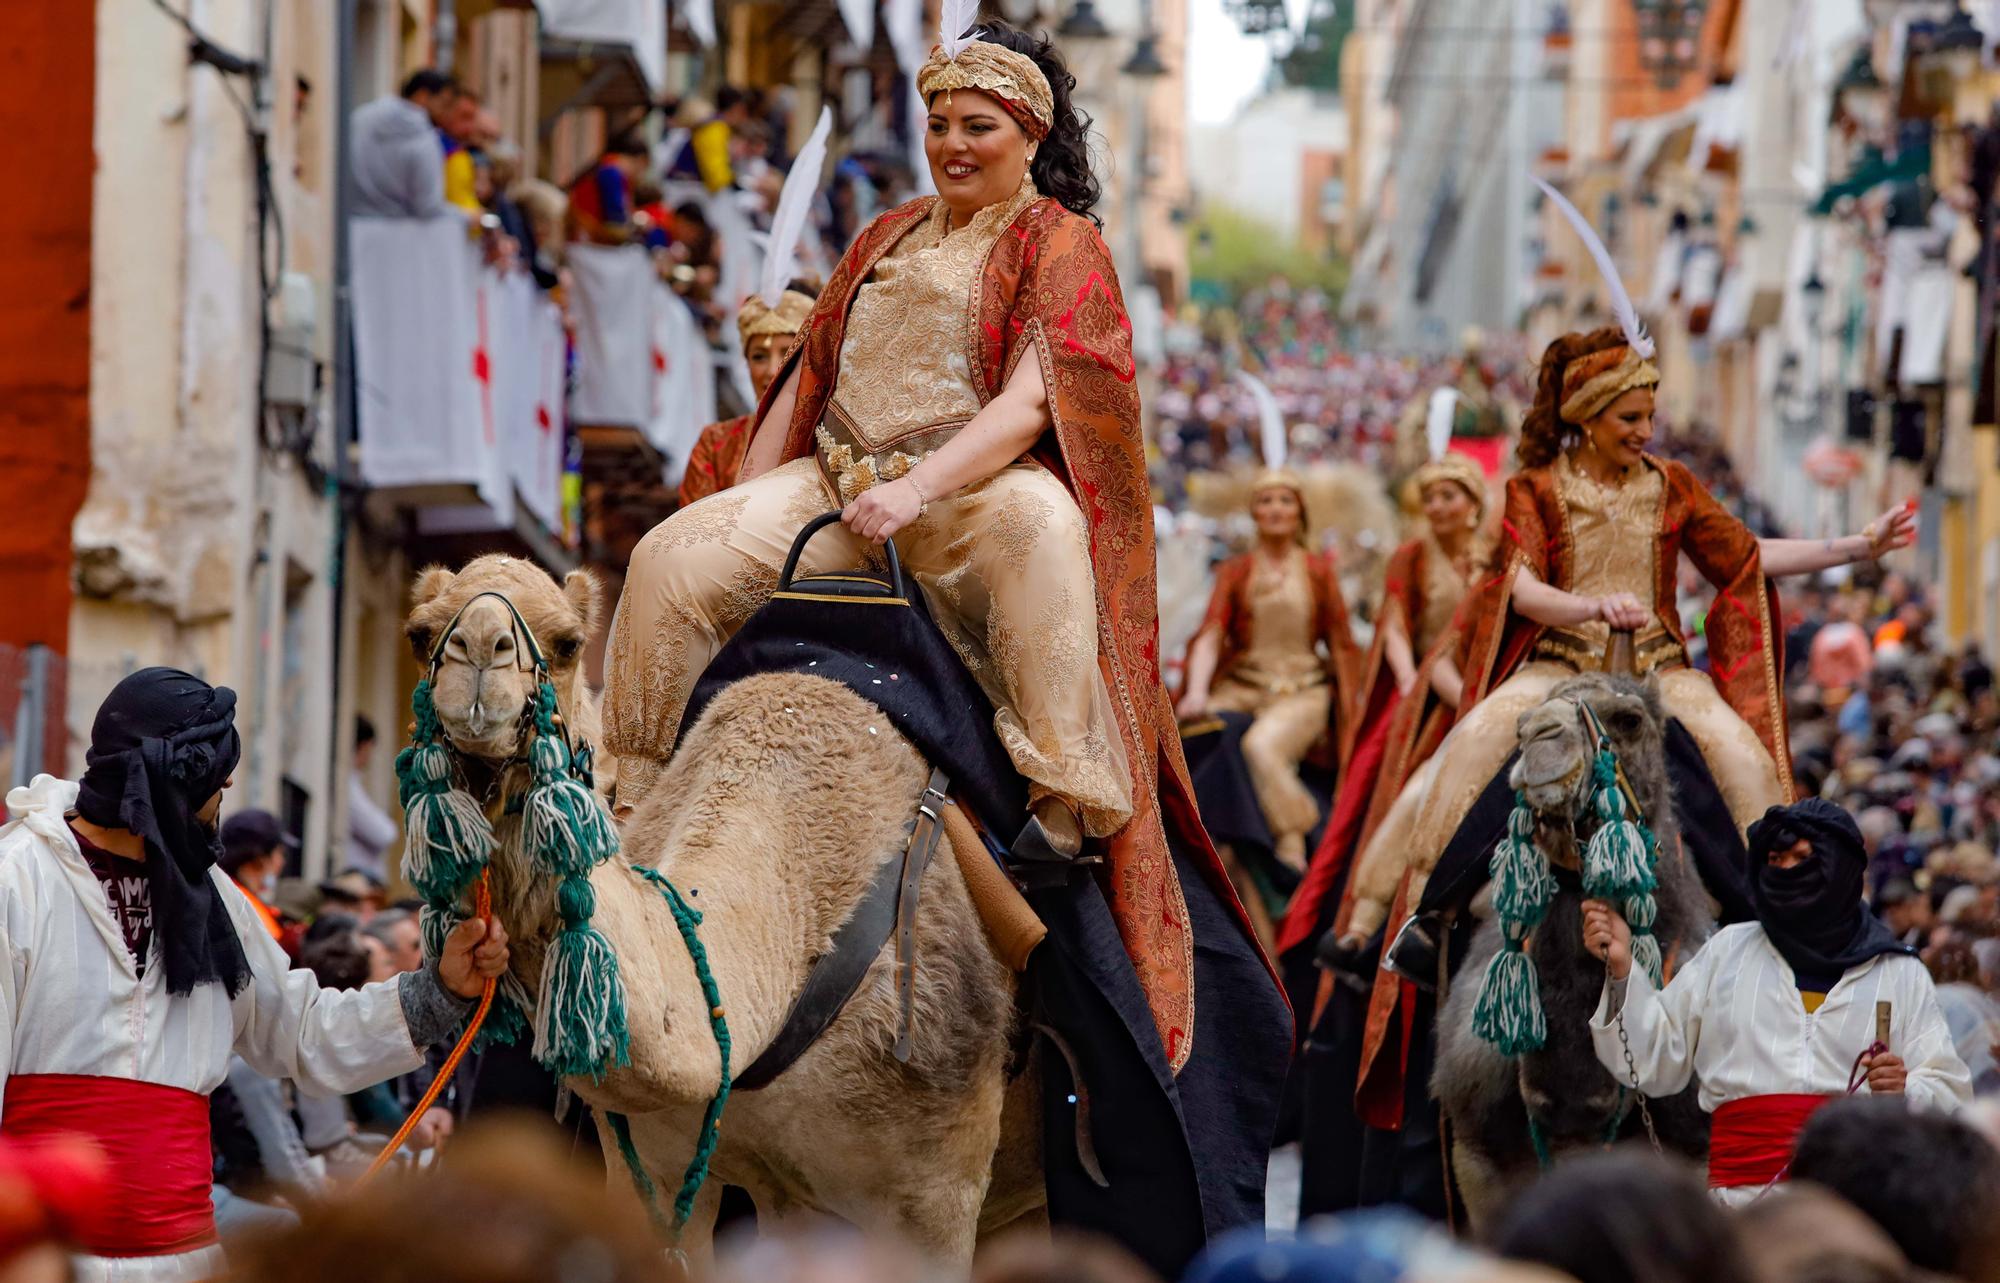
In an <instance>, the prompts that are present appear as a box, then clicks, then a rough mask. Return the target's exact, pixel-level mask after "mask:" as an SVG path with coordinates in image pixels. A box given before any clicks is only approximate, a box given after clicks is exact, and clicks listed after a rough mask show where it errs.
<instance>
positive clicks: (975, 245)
mask: <svg viewBox="0 0 2000 1283" xmlns="http://www.w3.org/2000/svg"><path fill="white" fill-rule="evenodd" d="M1040 198H1041V194H1040V193H1039V192H1037V191H1036V190H1035V184H1034V180H1033V179H1032V178H1029V177H1027V176H1023V178H1022V180H1021V186H1020V188H1019V189H1018V190H1017V191H1016V192H1015V193H1014V195H1013V196H1011V197H1010V198H1008V199H1007V200H1004V201H1000V202H999V203H997V204H993V205H988V206H987V207H986V208H985V209H982V210H980V211H979V212H978V213H977V214H975V215H973V216H972V221H971V222H969V223H967V224H966V225H965V226H964V227H961V228H959V229H958V230H957V231H949V230H948V229H949V227H950V224H951V212H950V210H948V209H947V208H946V207H945V204H944V202H943V201H939V202H938V203H937V205H936V207H935V208H933V209H932V211H931V213H930V215H929V217H927V218H925V219H924V221H923V222H921V223H919V224H918V225H917V226H915V227H913V228H911V229H910V231H909V232H908V234H906V235H905V236H904V237H903V238H902V239H901V240H900V241H898V242H897V243H896V245H895V247H894V248H893V249H891V250H890V251H889V252H888V253H886V254H884V255H883V256H882V258H881V259H880V260H879V261H878V262H877V263H876V264H875V271H874V274H873V275H872V276H870V277H869V279H868V281H867V283H866V284H864V285H862V286H861V288H860V290H859V291H858V292H857V293H856V294H855V298H854V305H853V307H852V309H851V310H850V311H849V313H848V318H847V330H846V336H845V338H844V339H843V340H842V342H841V348H840V368H839V373H838V375H837V377H836V379H835V382H834V388H833V395H832V397H831V398H830V399H829V401H828V403H827V410H826V414H825V416H824V417H823V418H822V420H821V422H820V425H819V428H818V431H817V432H816V433H815V438H816V440H817V442H818V445H819V460H820V467H821V469H822V470H823V471H824V472H825V473H826V476H827V479H828V480H829V481H830V482H831V483H832V484H833V487H834V490H835V493H837V494H838V495H839V496H840V501H841V502H842V503H848V502H850V501H851V500H852V499H853V498H854V496H855V495H857V494H860V493H861V492H862V491H863V490H866V489H867V488H868V487H870V486H872V485H874V484H875V483H877V482H878V481H893V480H895V479H896V478H898V477H900V476H902V475H904V474H905V473H907V472H908V471H909V470H910V469H911V468H913V467H915V466H916V465H917V463H918V461H919V460H921V459H922V458H923V457H924V456H925V455H927V454H929V453H930V452H932V451H933V450H936V449H937V448H938V447H939V446H941V445H943V444H944V443H945V442H946V441H949V440H950V439H951V437H952V435H953V434H954V433H956V432H957V431H958V430H959V429H960V428H961V427H963V426H965V424H966V423H967V422H968V421H969V420H970V419H971V418H972V416H973V415H975V414H977V413H979V409H980V406H981V405H982V404H983V402H982V400H981V398H980V396H979V392H978V390H977V388H976V386H975V384H974V381H973V372H974V362H975V360H976V357H977V354H978V348H977V346H976V344H975V336H974V330H975V328H976V327H977V324H978V308H979V294H980V285H981V281H980V272H981V269H982V268H983V267H984V266H985V264H986V261H987V259H988V257H989V256H990V255H991V254H992V252H993V244H994V242H995V241H997V240H999V239H1000V235H1001V233H1002V232H1004V231H1006V229H1007V228H1008V227H1009V226H1010V225H1012V223H1013V222H1014V220H1015V219H1016V218H1019V217H1020V215H1021V212H1022V211H1023V210H1025V209H1027V208H1028V206H1030V205H1032V204H1034V203H1035V201H1037V200H1039V199H1040Z"/></svg>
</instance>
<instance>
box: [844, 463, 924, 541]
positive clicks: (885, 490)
mask: <svg viewBox="0 0 2000 1283" xmlns="http://www.w3.org/2000/svg"><path fill="white" fill-rule="evenodd" d="M923 510H924V495H923V493H922V491H920V490H919V489H918V488H917V485H916V483H915V482H914V481H912V480H910V478H908V477H899V478H897V479H896V480H894V481H889V482H885V483H883V484H882V485H879V486H871V487H869V488H868V489H866V490H863V491H862V492H861V493H860V494H858V495H856V496H855V497H854V502H853V503H850V504H848V505H847V506H846V507H845V508H843V509H841V512H840V519H841V521H843V522H845V523H846V525H847V528H848V529H849V530H852V531H853V532H854V533H855V534H857V535H860V536H861V537H862V538H863V539H866V540H869V541H870V542H872V543H876V544H884V543H887V542H889V540H890V538H892V537H893V536H894V535H895V533H896V532H897V531H898V530H901V529H902V528H903V527H905V526H907V525H909V524H910V523H911V522H912V521H915V520H916V519H917V516H918V514H920V513H921V512H923Z"/></svg>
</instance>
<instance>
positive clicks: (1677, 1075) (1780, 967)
mask: <svg viewBox="0 0 2000 1283" xmlns="http://www.w3.org/2000/svg"><path fill="white" fill-rule="evenodd" d="M1613 988H1614V987H1613V985H1612V984H1611V983H1610V982H1609V981H1606V983H1605V986H1604V996H1603V998H1602V999H1600V1000H1599V1002H1598V1005H1597V1011H1596V1014H1595V1015H1594V1016H1592V1018H1591V1022H1590V1034H1591V1040H1592V1043H1593V1044H1594V1045H1595V1047H1596V1050H1597V1059H1598V1060H1599V1062H1600V1063H1602V1064H1603V1065H1604V1067H1605V1069H1607V1070H1608V1071H1610V1073H1611V1075H1612V1076H1613V1077H1614V1078H1616V1079H1617V1080H1618V1081H1619V1082H1621V1083H1629V1082H1630V1081H1631V1077H1632V1075H1631V1071H1630V1070H1629V1069H1628V1068H1627V1066H1626V1064H1625V1054H1624V1050H1623V1048H1622V1046H1621V1045H1620V1043H1619V1038H1618V1021H1617V1019H1616V1018H1615V1017H1616V1016H1617V1014H1618V1010H1617V1007H1616V1004H1615V1002H1614V994H1613ZM1878 1001H1886V1002H1889V1003H1890V1004H1892V1010H1891V1024H1890V1030H1889V1049H1890V1050H1891V1051H1893V1052H1894V1053H1895V1054H1896V1055H1898V1056H1900V1057H1902V1059H1903V1063H1904V1064H1905V1066H1907V1068H1908V1070H1909V1084H1908V1086H1907V1088H1906V1091H1907V1093H1908V1096H1909V1100H1910V1103H1911V1104H1912V1105H1915V1106H1917V1107H1918V1108H1923V1109H1938V1110H1955V1109H1957V1108H1958V1107H1959V1106H1960V1105H1962V1104H1964V1103H1966V1102H1967V1101H1969V1100H1971V1099H1972V1076H1971V1074H1970V1073H1968V1072H1967V1070H1966V1068H1965V1064H1964V1062H1963V1061H1961V1060H1960V1059H1959V1058H1958V1053H1957V1052H1956V1051H1954V1050H1953V1049H1952V1040H1951V1031H1950V1029H1948V1028H1947V1027H1946V1025H1945V1021H1944V1016H1943V1014H1942V1013H1941V1012H1940V1011H1939V1010H1938V1004H1937V994H1936V991H1935V990H1934V989H1933V987H1932V985H1931V977H1930V973H1929V972H1928V971H1926V970H1925V969H1924V964H1923V963H1921V962H1919V961H1917V960H1916V959H1915V958H1913V957H1910V956H1909V955H1907V954H1884V955H1882V956H1880V957H1876V958H1873V959H1871V960H1869V961H1868V962H1865V963H1863V964H1861V965H1860V966H1858V967H1853V968H1850V969H1849V970H1848V971H1847V973H1846V974H1845V975H1843V976H1841V978H1840V981H1839V983H1838V984H1836V985H1834V987H1833V989H1832V990H1831V991H1829V992H1828V993H1827V995H1826V1000H1825V1001H1824V1002H1822V1003H1821V1004H1820V1007H1819V1010H1818V1011H1812V1012H1809V1011H1807V1010H1806V1009H1805V1003H1804V1002H1803V1001H1802V1000H1801V999H1800V997H1799V989H1798V983H1797V981H1796V980H1795V979H1794V978H1793V976H1792V968H1791V964H1789V963H1787V962H1786V961H1785V959H1784V957H1783V956H1782V955H1781V954H1779V952H1778V950H1777V948H1776V947H1775V946H1774V945H1773V944H1772V943H1771V940H1770V937H1769V936H1767V935H1765V934H1764V928H1763V927H1762V926H1761V925H1759V924H1757V923H1755V922H1746V923H1738V924H1737V925H1735V926H1729V927H1724V928H1723V929H1722V930H1720V931H1718V932H1716V934H1715V935H1714V936H1713V937H1711V938H1710V939H1709V941H1708V943H1706V944H1704V945H1703V946H1702V947H1701V949H1700V950H1699V951H1698V952H1696V954H1695V955H1694V956H1693V957H1692V958H1689V959H1688V960H1687V961H1686V962H1685V963H1683V964H1682V965H1681V968H1680V970H1679V972H1678V973H1676V974H1675V976H1674V978H1673V979H1672V980H1671V981H1669V982H1668V984H1667V987H1666V988H1665V989H1664V990H1659V989H1655V988H1654V987H1653V983H1652V981H1651V980H1650V979H1648V978H1647V976H1646V973H1645V972H1644V971H1643V970H1642V969H1640V968H1637V967H1635V968H1633V970H1632V975H1631V979H1630V980H1628V981H1627V982H1626V987H1625V1000H1624V1007H1623V1015H1624V1024H1625V1032H1626V1034H1627V1036H1628V1037H1629V1038H1630V1040H1631V1047H1632V1060H1633V1064H1634V1065H1635V1066H1636V1067H1637V1071H1638V1078H1639V1082H1638V1086H1639V1089H1640V1090H1641V1091H1643V1092H1645V1093H1646V1094H1647V1095H1648V1096H1669V1095H1672V1094H1673V1093H1675V1092H1678V1091H1681V1090H1682V1089H1684V1088H1685V1087H1686V1086H1687V1085H1688V1080H1689V1078H1690V1077H1691V1076H1694V1075H1699V1076H1700V1078H1701V1090H1700V1093H1699V1099H1700V1102H1701V1107H1702V1108H1703V1109H1705V1110H1707V1111H1709V1112H1710V1113H1714V1112H1715V1110H1716V1108H1717V1106H1719V1105H1722V1104H1724V1103H1726V1102H1728V1101H1732V1100H1741V1099H1744V1098H1745V1097H1750V1096H1771V1095H1788V1094H1799V1095H1824V1096H1837V1095H1840V1094H1842V1093H1844V1092H1845V1091H1846V1090H1847V1079H1848V1075H1849V1073H1850V1072H1851V1071H1852V1070H1853V1067H1854V1061H1855V1058H1856V1057H1857V1056H1859V1055H1860V1054H1861V1053H1862V1052H1863V1051H1864V1050H1866V1049H1867V1047H1868V1046H1869V1044H1871V1043H1873V1042H1874V1041H1875V1004H1876V1003H1877V1002H1878ZM1860 1090H1862V1091H1866V1090H1868V1089H1867V1088H1866V1087H1865V1086H1864V1087H1862V1088H1861V1089H1860ZM1759 1192H1760V1191H1759V1190H1757V1189H1755V1188H1750V1187H1745V1188H1742V1189H1734V1190H1721V1191H1718V1194H1719V1196H1720V1197H1721V1198H1722V1199H1723V1200H1724V1201H1725V1202H1730V1203H1741V1202H1748V1201H1749V1200H1751V1199H1753V1198H1755V1197H1756V1196H1757V1194H1758V1193H1759Z"/></svg>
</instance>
